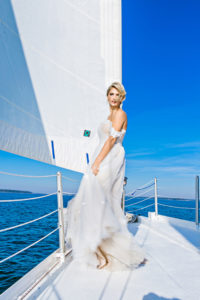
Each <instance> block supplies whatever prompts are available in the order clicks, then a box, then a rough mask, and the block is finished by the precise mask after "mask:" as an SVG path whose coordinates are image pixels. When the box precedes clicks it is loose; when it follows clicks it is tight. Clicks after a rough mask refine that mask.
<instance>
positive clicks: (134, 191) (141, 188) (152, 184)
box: [131, 183, 155, 196]
mask: <svg viewBox="0 0 200 300" xmlns="http://www.w3.org/2000/svg"><path fill="white" fill-rule="evenodd" d="M154 184H155V183H152V184H150V185H148V186H145V187H144V188H138V189H136V190H135V191H134V192H133V193H132V194H131V195H132V196H133V195H134V194H135V193H136V192H137V191H140V190H144V189H147V188H149V187H151V186H153V185H154Z"/></svg>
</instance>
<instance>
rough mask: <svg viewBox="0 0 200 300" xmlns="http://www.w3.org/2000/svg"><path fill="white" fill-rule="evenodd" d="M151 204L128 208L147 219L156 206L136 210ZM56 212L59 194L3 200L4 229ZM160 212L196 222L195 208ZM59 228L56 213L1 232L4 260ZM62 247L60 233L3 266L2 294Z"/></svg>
mask: <svg viewBox="0 0 200 300" xmlns="http://www.w3.org/2000/svg"><path fill="white" fill-rule="evenodd" d="M40 195H41V194H27V193H26V194H25V193H24V194H23V193H0V200H2V199H20V198H32V197H37V196H40ZM71 198H72V196H64V206H65V207H66V206H67V203H68V201H69V200H70V199H71ZM142 199H144V198H141V197H140V198H135V199H134V201H133V200H127V199H126V204H127V205H128V204H130V203H134V202H138V201H140V200H142ZM186 200H187V199H186ZM158 202H159V203H162V204H166V205H172V206H178V207H188V208H189V207H190V208H194V207H195V201H194V200H189V201H185V200H183V199H176V198H174V199H167V198H159V200H158ZM151 203H154V201H153V199H149V200H147V201H145V202H143V203H140V204H137V205H135V206H128V207H127V210H129V211H133V212H135V213H137V214H139V215H143V216H147V215H148V211H154V205H153V206H150V207H148V208H146V209H143V210H138V211H134V209H135V210H136V209H139V208H142V207H144V206H146V205H149V204H151ZM55 209H57V197H56V195H53V196H50V197H47V198H43V199H38V200H31V201H26V202H11V203H1V201H0V229H3V228H7V227H11V226H15V225H17V224H20V223H24V222H28V221H30V220H33V219H35V218H39V217H41V216H43V215H45V214H48V213H50V212H51V211H53V210H55ZM158 211H159V214H161V215H166V216H171V217H175V218H180V219H184V220H189V221H193V222H194V221H195V210H193V209H180V208H179V209H175V208H171V207H165V206H158ZM57 226H58V215H57V213H55V214H53V215H51V216H49V217H47V218H44V219H42V220H40V221H37V222H35V223H32V224H28V225H26V226H23V227H20V228H16V229H13V230H9V231H6V232H0V260H2V259H4V258H6V257H8V256H9V255H11V254H13V253H15V252H17V251H19V250H21V249H23V248H25V247H26V246H28V245H29V244H31V243H34V242H35V241H37V240H38V239H40V238H42V237H43V236H45V235H46V234H48V233H49V232H51V231H52V230H53V229H55V228H56V227H57ZM58 246H59V243H58V231H56V232H55V233H53V234H52V235H50V236H49V237H47V238H46V239H45V240H43V241H41V242H40V243H38V244H37V245H35V246H33V247H31V248H30V249H28V250H25V251H24V252H22V253H20V254H19V255H17V256H15V257H13V258H11V259H10V260H8V261H6V262H4V263H2V264H0V293H2V292H3V291H5V290H6V289H7V288H8V287H10V286H11V285H12V284H13V283H14V282H16V281H17V280H18V279H20V278H21V277H22V276H23V275H25V274H26V273H27V272H28V271H29V270H31V269H32V268H33V267H35V266H36V265H37V264H38V263H40V262H41V261H42V260H43V259H45V258H46V257H47V256H49V255H50V254H51V253H52V252H53V251H55V250H56V249H57V248H58Z"/></svg>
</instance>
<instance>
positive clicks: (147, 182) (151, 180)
mask: <svg viewBox="0 0 200 300" xmlns="http://www.w3.org/2000/svg"><path fill="white" fill-rule="evenodd" d="M152 181H153V179H152V180H150V181H148V182H147V183H145V184H143V185H141V186H139V188H137V189H141V188H143V187H145V186H146V185H147V184H150V183H151V182H152ZM137 189H135V190H134V191H132V192H130V193H128V194H126V195H125V196H128V195H131V194H132V193H134V192H135V191H136V190H137Z"/></svg>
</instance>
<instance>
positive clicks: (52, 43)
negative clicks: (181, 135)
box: [0, 0, 121, 172]
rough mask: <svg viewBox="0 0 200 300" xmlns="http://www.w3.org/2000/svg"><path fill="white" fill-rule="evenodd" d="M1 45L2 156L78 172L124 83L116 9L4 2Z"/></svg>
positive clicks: (95, 0)
mask: <svg viewBox="0 0 200 300" xmlns="http://www.w3.org/2000/svg"><path fill="white" fill-rule="evenodd" d="M0 39H1V43H0V56H1V60H0V69H1V78H0V149H1V150H4V151H8V152H11V153H15V154H18V155H21V156H25V157H29V158H31V159H36V160H39V161H43V162H46V163H50V164H56V165H57V166H61V167H64V168H68V169H71V170H75V171H79V172H83V171H84V168H85V165H86V158H85V153H86V152H88V153H89V154H91V153H92V152H93V150H94V147H95V145H96V143H97V135H96V128H97V126H98V124H99V122H101V121H102V120H104V119H105V118H106V116H107V115H108V114H109V109H108V104H107V102H106V96H105V91H106V88H107V86H108V85H109V84H110V83H111V82H112V81H114V80H120V81H121V1H120V0H89V1H83V0H74V1H69V0H59V1H53V0H43V1H40V0H20V1H19V0H12V1H9V0H7V1H1V2H0ZM85 130H87V131H86V132H85V136H84V131H85ZM88 135H89V136H88ZM54 157H55V159H54Z"/></svg>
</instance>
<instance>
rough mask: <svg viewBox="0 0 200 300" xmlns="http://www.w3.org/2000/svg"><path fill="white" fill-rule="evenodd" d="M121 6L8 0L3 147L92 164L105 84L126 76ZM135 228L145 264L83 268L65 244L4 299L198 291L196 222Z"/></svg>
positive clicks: (68, 163)
mask: <svg viewBox="0 0 200 300" xmlns="http://www.w3.org/2000/svg"><path fill="white" fill-rule="evenodd" d="M121 9H122V4H121V1H120V0H89V1H85V0H74V1H70V0H59V1H53V0H44V1H39V0H6V1H1V2H0V38H1V43H0V55H1V59H0V64H1V65H0V70H1V74H3V80H0V149H1V150H4V151H7V152H10V153H14V154H18V155H21V156H24V157H28V158H31V159H34V160H38V161H42V162H45V163H48V164H53V165H56V166H59V167H63V168H66V169H69V170H73V171H76V172H82V173H84V172H85V168H86V165H87V164H86V153H88V155H89V156H90V155H91V154H92V153H93V151H94V148H95V145H96V143H97V134H96V131H97V126H98V124H99V123H100V122H101V121H102V120H103V119H105V116H107V115H108V114H109V111H108V106H107V104H106V100H105V99H106V97H105V93H104V91H105V90H106V87H107V86H108V85H109V84H110V83H111V82H113V81H121V80H122V57H121V56H122V37H121V25H122V18H121ZM60 176H61V175H60V174H58V178H60ZM58 182H59V183H58V185H59V192H61V191H62V187H61V185H60V184H61V181H58ZM59 200H60V202H59V203H60V207H59V209H60V210H61V209H62V196H59ZM62 218H63V215H62V214H60V219H59V221H60V222H62ZM129 230H130V232H132V233H133V234H134V236H135V239H136V241H137V242H138V244H139V245H140V246H141V247H143V248H144V250H145V252H146V253H147V258H148V264H146V265H145V267H141V268H138V269H136V270H134V271H130V272H127V271H124V272H113V273H110V272H108V271H106V270H82V269H80V268H79V265H76V263H74V261H73V259H72V256H71V249H66V248H65V246H64V245H63V244H61V245H60V249H58V250H57V251H55V252H54V253H52V254H51V255H50V256H49V257H47V258H46V259H45V260H44V261H42V262H41V263H40V264H39V265H37V266H36V267H35V268H34V269H32V270H31V271H30V272H28V273H27V274H26V275H25V276H24V277H22V278H21V279H20V280H18V281H17V282H16V283H15V284H13V285H12V286H11V287H10V288H9V289H8V290H6V291H5V292H4V293H3V294H2V295H1V296H0V299H6V300H14V299H42V300H44V299H48V300H50V299H109V300H112V299H113V300H114V299H127V300H129V299H135V300H140V299H143V300H149V299H151V300H154V299H155V300H158V299H166V300H167V299H176V300H178V299H181V300H184V299H187V300H188V299H189V300H198V299H200V288H199V278H200V256H199V254H200V253H199V249H200V239H199V228H198V227H197V226H196V225H195V224H193V223H192V222H189V221H184V220H179V219H175V218H169V217H165V216H161V215H159V214H158V211H155V213H149V215H148V217H142V216H140V217H138V222H137V223H131V224H129ZM62 235H63V231H61V239H62Z"/></svg>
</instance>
